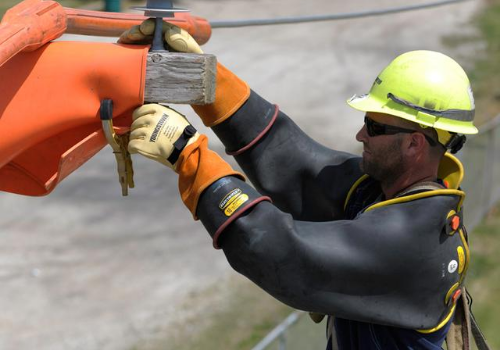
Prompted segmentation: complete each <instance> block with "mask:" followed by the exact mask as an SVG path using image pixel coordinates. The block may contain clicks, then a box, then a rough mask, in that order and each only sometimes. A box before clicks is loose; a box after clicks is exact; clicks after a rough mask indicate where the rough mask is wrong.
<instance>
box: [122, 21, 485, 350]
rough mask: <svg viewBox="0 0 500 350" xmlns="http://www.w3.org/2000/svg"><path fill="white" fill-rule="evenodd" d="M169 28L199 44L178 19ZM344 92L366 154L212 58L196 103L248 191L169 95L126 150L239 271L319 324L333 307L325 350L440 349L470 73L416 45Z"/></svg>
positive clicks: (465, 258)
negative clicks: (294, 116)
mask: <svg viewBox="0 0 500 350" xmlns="http://www.w3.org/2000/svg"><path fill="white" fill-rule="evenodd" d="M153 28H154V24H153V23H152V22H144V23H143V24H142V25H141V26H140V27H134V28H132V29H131V30H129V31H127V32H125V33H124V34H123V35H122V37H121V39H120V41H121V42H123V43H137V42H144V41H145V40H146V41H147V40H148V38H150V34H151V33H152V32H153ZM165 37H166V40H167V41H168V43H169V45H170V46H171V47H173V48H174V49H177V50H179V51H183V52H193V53H201V52H202V51H201V49H200V48H199V46H198V45H197V44H196V43H195V41H194V40H192V39H191V38H190V37H189V35H188V34H187V33H186V32H184V31H181V30H180V29H178V28H176V27H170V26H167V27H166V34H165ZM348 104H349V105H350V106H351V107H353V108H355V109H358V110H360V111H363V112H364V113H365V117H364V125H363V127H362V128H361V130H360V131H359V132H358V133H357V135H356V139H357V140H358V141H359V142H361V143H362V144H363V155H362V157H361V158H360V157H359V156H356V155H352V154H348V153H344V152H339V151H335V150H331V149H328V148H326V147H323V146H322V145H320V144H318V143H316V142H315V141H314V140H312V139H311V138H309V137H308V136H307V135H306V134H304V132H303V131H302V130H300V128H299V127H298V126H297V125H296V124H295V123H294V122H293V121H292V120H291V119H290V118H289V117H287V116H286V115H285V114H284V113H283V112H281V111H280V110H279V108H278V107H277V106H276V105H273V104H271V103H269V102H267V101H266V100H264V99H263V98H262V97H260V96H259V95H258V94H257V93H256V92H254V91H252V90H251V89H250V88H249V87H248V85H247V84H246V83H245V82H244V81H242V80H241V79H239V78H238V77H237V76H235V75H234V74H233V73H231V72H230V71H229V70H228V69H226V68H225V67H223V66H222V65H220V64H219V65H218V68H217V89H216V99H215V102H214V103H213V104H211V105H207V106H193V108H194V110H195V112H196V113H197V114H198V115H199V116H200V117H201V119H202V120H203V122H204V124H205V125H206V126H208V127H211V128H212V130H213V131H214V132H215V134H216V135H217V136H218V137H219V138H220V140H221V141H222V142H223V144H224V145H225V147H226V151H227V153H228V154H230V155H233V156H234V157H235V158H236V160H237V162H238V164H239V165H240V166H241V168H242V169H243V171H244V173H245V175H246V176H247V177H248V179H249V180H250V181H251V182H252V184H253V185H254V187H251V186H250V185H249V184H247V183H246V182H245V178H244V177H243V175H241V174H240V173H238V172H236V171H234V170H233V169H232V168H231V167H230V166H229V165H228V164H227V163H226V162H225V161H223V160H222V158H220V157H219V156H218V155H217V154H216V153H215V152H213V151H211V150H209V149H208V147H207V137H206V136H204V135H201V134H199V133H198V132H197V131H196V130H195V129H194V128H193V127H192V126H191V125H190V124H189V122H188V121H187V120H186V119H185V117H184V116H182V115H180V114H179V113H177V112H176V111H174V110H172V109H170V108H167V107H164V106H160V105H156V104H150V105H144V106H142V107H140V108H138V109H137V110H136V111H135V113H134V116H133V118H134V122H133V124H132V132H131V135H130V140H131V141H130V143H129V151H130V152H131V153H140V154H142V155H144V156H146V157H148V158H151V159H154V160H156V161H158V162H160V163H162V164H164V165H167V166H169V167H170V168H172V169H173V170H174V171H175V172H176V173H178V174H179V190H180V194H181V198H182V200H183V201H184V203H185V204H186V206H187V207H188V209H189V210H190V211H191V213H192V214H193V217H194V218H195V219H199V220H200V221H201V222H202V223H203V225H204V226H205V228H206V229H207V231H208V232H209V234H210V235H211V236H212V237H213V245H214V247H215V248H217V249H222V250H223V252H224V254H225V255H226V257H227V259H228V261H229V263H230V264H231V266H232V267H233V268H234V269H235V270H236V271H238V272H240V273H241V274H243V275H245V276H247V277H248V278H249V279H251V280H252V281H253V282H255V283H256V284H257V285H259V286H260V287H261V288H263V289H264V290H266V291H267V292H268V293H269V294H271V295H272V296H274V297H275V298H276V299H278V300H280V301H282V302H283V303H285V304H287V305H290V306H291V307H294V308H297V309H301V310H306V311H309V312H311V315H312V317H313V319H315V320H318V319H321V318H322V317H321V316H320V315H328V322H327V323H328V325H327V327H328V343H327V349H337V348H338V349H342V350H345V349H363V350H365V349H383V350H392V349H429V350H431V349H432V350H437V349H441V345H442V344H443V341H444V339H445V337H446V335H447V333H448V332H449V330H450V327H451V328H453V327H452V323H453V320H455V322H456V323H460V322H462V321H463V320H464V319H465V316H463V315H462V314H463V313H464V312H467V310H466V309H468V308H467V307H464V305H463V300H464V299H465V298H463V293H464V289H463V282H464V277H465V273H466V270H467V267H468V265H469V248H468V245H467V237H466V231H465V228H464V225H463V222H462V204H463V201H464V197H465V194H464V192H463V191H462V190H460V188H459V185H460V182H461V180H462V177H463V167H462V164H461V163H460V161H459V160H458V159H457V158H455V157H454V156H453V155H452V154H451V153H455V152H457V151H458V150H459V149H460V148H461V147H462V145H463V143H464V141H465V136H463V135H464V134H474V133H476V132H477V129H476V127H475V126H474V125H473V119H474V108H475V107H474V100H473V97H472V91H471V87H470V83H469V80H468V78H467V75H466V74H465V72H464V71H463V69H462V68H461V67H460V66H459V65H458V64H457V63H456V62H455V61H454V60H452V59H451V58H449V57H447V56H445V55H443V54H440V53H437V52H431V51H413V52H408V53H405V54H402V55H401V56H399V57H397V58H396V59H395V60H394V61H392V62H391V63H390V64H389V65H388V66H387V67H386V68H385V69H384V70H383V71H382V72H381V73H380V74H379V75H378V77H377V78H376V79H375V82H374V84H373V86H372V88H371V90H370V92H369V93H368V94H366V95H363V96H354V97H353V98H351V99H350V100H348ZM450 152H451V153H450ZM458 333H460V332H458ZM461 341H462V340H457V339H455V340H451V343H452V344H451V345H450V344H449V347H450V346H454V344H453V342H454V343H455V346H457V347H455V348H462V345H461V343H460V342H461ZM466 341H467V340H465V342H466ZM457 344H458V345H457ZM464 346H465V345H464Z"/></svg>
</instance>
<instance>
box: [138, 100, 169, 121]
mask: <svg viewBox="0 0 500 350" xmlns="http://www.w3.org/2000/svg"><path fill="white" fill-rule="evenodd" d="M166 109H167V108H166V107H163V106H160V105H158V104H155V103H150V104H147V105H142V106H141V107H139V108H137V109H136V110H135V111H134V113H133V114H132V120H134V121H135V120H137V119H139V118H141V117H144V116H147V115H154V114H160V112H161V111H162V110H166ZM169 110H170V109H169Z"/></svg>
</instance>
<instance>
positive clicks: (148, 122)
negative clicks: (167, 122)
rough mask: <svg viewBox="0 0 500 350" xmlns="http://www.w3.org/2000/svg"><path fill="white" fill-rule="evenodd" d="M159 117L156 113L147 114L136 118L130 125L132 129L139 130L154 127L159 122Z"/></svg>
mask: <svg viewBox="0 0 500 350" xmlns="http://www.w3.org/2000/svg"><path fill="white" fill-rule="evenodd" d="M158 119H159V118H158V117H156V115H155V114H145V115H143V116H141V117H139V118H137V119H135V120H134V122H133V123H132V125H131V126H130V130H131V131H134V130H139V129H147V128H152V127H154V126H155V125H156V123H157V122H158Z"/></svg>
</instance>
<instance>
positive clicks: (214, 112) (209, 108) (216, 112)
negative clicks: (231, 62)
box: [193, 63, 250, 127]
mask: <svg viewBox="0 0 500 350" xmlns="http://www.w3.org/2000/svg"><path fill="white" fill-rule="evenodd" d="M249 96H250V87H249V86H248V84H247V83H245V82H244V81H243V80H241V79H240V78H238V77H237V76H236V75H235V74H234V73H232V72H231V71H230V70H229V69H227V68H226V67H224V66H223V65H222V64H220V63H217V78H216V87H215V102H214V103H212V104H209V105H204V106H193V109H194V111H195V112H196V114H198V115H199V116H200V118H201V120H202V121H203V123H204V124H205V126H208V127H212V126H215V125H217V124H220V123H222V122H223V121H224V120H226V119H228V118H229V117H230V116H232V115H233V114H234V113H235V112H236V111H237V110H238V109H239V108H240V107H241V106H242V105H243V104H244V103H245V101H246V100H247V99H248V97H249Z"/></svg>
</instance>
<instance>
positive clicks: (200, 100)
mask: <svg viewBox="0 0 500 350" xmlns="http://www.w3.org/2000/svg"><path fill="white" fill-rule="evenodd" d="M216 63H217V59H216V57H215V56H214V55H205V54H204V55H198V54H190V53H177V52H168V51H166V52H150V53H149V54H148V58H147V67H146V86H145V92H144V96H145V101H146V102H157V103H173V104H191V105H193V104H194V105H203V104H209V103H212V102H214V100H215V74H216Z"/></svg>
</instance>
